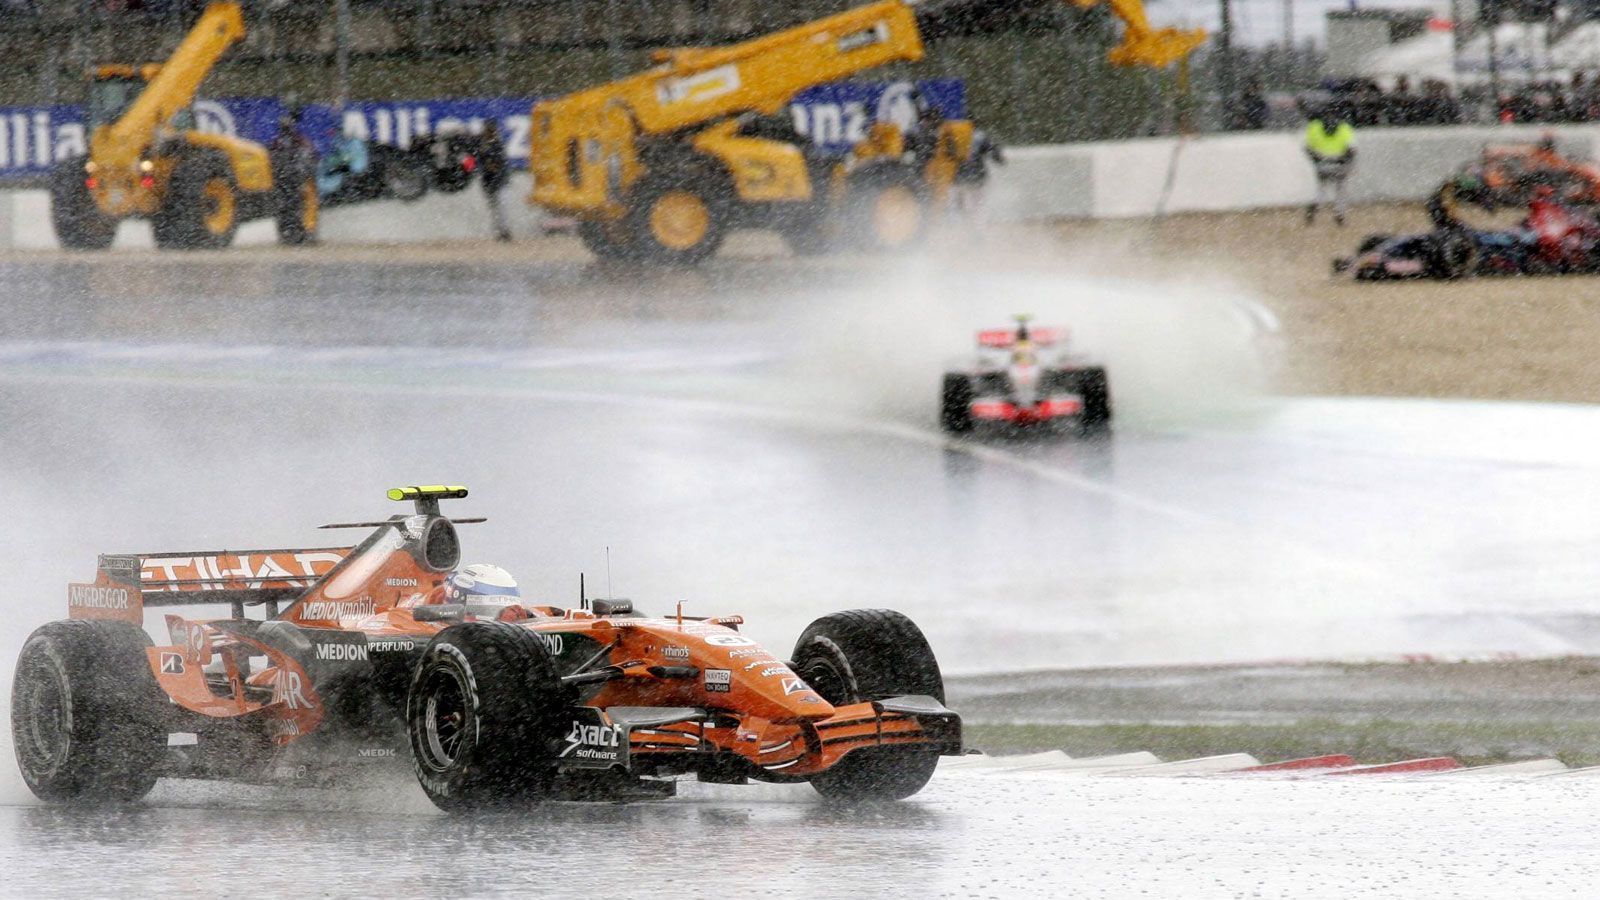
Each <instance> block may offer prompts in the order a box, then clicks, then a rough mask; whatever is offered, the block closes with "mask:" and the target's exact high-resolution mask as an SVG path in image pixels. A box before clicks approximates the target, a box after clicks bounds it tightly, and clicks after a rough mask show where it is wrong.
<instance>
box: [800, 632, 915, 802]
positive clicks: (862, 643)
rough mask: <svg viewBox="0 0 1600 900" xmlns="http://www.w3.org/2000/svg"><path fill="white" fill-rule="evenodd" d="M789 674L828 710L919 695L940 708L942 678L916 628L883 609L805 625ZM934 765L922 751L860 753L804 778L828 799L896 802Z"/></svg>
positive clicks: (872, 750)
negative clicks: (929, 699)
mask: <svg viewBox="0 0 1600 900" xmlns="http://www.w3.org/2000/svg"><path fill="white" fill-rule="evenodd" d="M794 670H795V673H796V674H798V675H799V676H800V677H801V678H802V679H804V680H805V682H806V684H808V685H810V686H811V688H812V689H813V690H815V691H816V692H817V693H818V694H820V695H822V699H824V700H826V701H828V702H829V703H832V704H833V705H835V706H846V705H849V704H852V703H860V702H862V701H866V700H883V699H887V698H889V697H898V696H902V695H906V694H920V695H923V696H927V697H932V698H934V699H935V700H938V701H939V702H940V703H943V702H944V677H943V676H942V675H941V674H940V672H939V662H938V660H936V659H935V658H934V655H933V648H932V647H930V646H928V639H927V638H926V637H924V636H923V634H922V630H921V629H920V628H918V627H917V626H916V623H914V622H912V621H911V620H910V619H909V618H907V617H906V616H905V615H903V614H901V613H898V612H895V611H894V610H890V609H853V610H847V611H845V612H838V613H834V614H833V615H831V616H823V617H822V618H820V619H818V620H816V621H815V622H812V623H811V625H810V627H808V628H806V630H805V631H804V632H801V634H800V640H799V641H797V642H796V643H795V648H794ZM938 764H939V754H938V751H937V750H934V749H931V748H928V747H921V746H915V745H912V746H904V745H902V746H888V747H866V748H863V749H860V750H856V751H854V752H852V753H850V754H849V755H848V756H846V757H844V758H843V759H841V760H840V761H839V762H838V763H836V764H835V765H834V766H833V767H832V768H830V769H828V770H827V771H824V772H819V773H818V774H816V775H813V776H812V777H811V786H812V787H814V788H816V790H817V793H819V794H821V795H822V796H824V797H827V798H828V799H830V800H844V801H855V800H902V799H904V798H906V797H909V796H911V795H912V794H915V793H916V792H917V791H920V790H922V787H923V785H926V784H927V783H928V779H929V778H932V777H933V770H934V768H935V767H936V766H937V765H938Z"/></svg>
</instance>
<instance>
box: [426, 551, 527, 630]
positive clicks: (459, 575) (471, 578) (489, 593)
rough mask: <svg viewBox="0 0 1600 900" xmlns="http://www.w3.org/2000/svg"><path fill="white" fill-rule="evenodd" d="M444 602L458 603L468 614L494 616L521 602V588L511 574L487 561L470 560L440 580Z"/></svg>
mask: <svg viewBox="0 0 1600 900" xmlns="http://www.w3.org/2000/svg"><path fill="white" fill-rule="evenodd" d="M444 602H446V603H460V604H463V605H464V606H466V607H467V612H468V613H473V614H486V615H488V616H489V617H494V616H496V615H498V614H499V613H500V612H502V611H503V610H505V609H506V608H507V607H511V606H518V605H521V603H522V591H521V590H520V589H518V588H517V580H516V579H515V578H513V577H511V573H510V572H507V571H506V570H505V569H502V568H500V567H499V566H493V565H489V564H488V563H473V564H472V565H470V566H462V567H461V568H459V569H457V570H455V571H454V572H451V573H450V576H449V577H448V578H446V579H445V580H444Z"/></svg>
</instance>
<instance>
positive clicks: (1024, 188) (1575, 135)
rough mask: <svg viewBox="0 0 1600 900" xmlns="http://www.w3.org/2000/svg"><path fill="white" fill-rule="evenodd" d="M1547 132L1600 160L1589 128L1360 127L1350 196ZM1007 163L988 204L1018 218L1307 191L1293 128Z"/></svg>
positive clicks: (1398, 191) (1055, 150)
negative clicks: (1498, 145) (1489, 145)
mask: <svg viewBox="0 0 1600 900" xmlns="http://www.w3.org/2000/svg"><path fill="white" fill-rule="evenodd" d="M1547 131H1553V132H1555V133H1556V134H1557V140H1558V142H1559V143H1560V146H1561V148H1562V149H1563V150H1564V151H1566V152H1568V153H1571V154H1573V155H1575V156H1578V157H1581V158H1589V159H1593V158H1596V157H1600V126H1594V125H1564V126H1556V127H1527V126H1517V127H1498V126H1495V127H1470V126H1455V127H1448V128H1372V129H1364V130H1362V131H1361V132H1360V133H1359V134H1358V135H1357V139H1356V146H1357V149H1358V152H1357V159H1356V167H1355V171H1354V173H1353V174H1352V175H1351V179H1350V184H1349V191H1350V199H1351V200H1352V201H1353V202H1356V203H1366V202H1373V201H1397V200H1421V199H1423V198H1425V197H1426V196H1427V195H1428V194H1429V193H1431V192H1432V191H1433V190H1434V189H1435V188H1437V187H1438V186H1439V184H1440V182H1442V181H1443V180H1444V179H1445V178H1447V177H1448V176H1449V175H1450V174H1451V173H1453V172H1455V171H1457V170H1458V169H1460V167H1461V166H1462V164H1464V163H1466V162H1468V161H1469V160H1471V159H1473V158H1474V157H1476V156H1477V155H1478V154H1479V153H1480V152H1481V150H1482V148H1483V146H1484V145H1485V144H1499V143H1516V142H1526V141H1534V140H1538V139H1539V137H1540V136H1541V135H1542V134H1544V133H1545V132H1547ZM1174 154H1176V158H1175V157H1174ZM1008 159H1009V161H1010V164H1009V165H1006V166H1001V167H997V168H995V169H994V170H993V172H994V177H993V179H992V182H991V194H990V201H991V203H990V206H991V209H992V210H993V211H994V212H995V214H996V215H997V216H1000V217H1003V218H1006V219H1010V220H1018V221H1021V220H1028V219H1040V218H1055V217H1072V218H1078V217H1085V216H1092V217H1095V218H1129V217H1140V216H1151V215H1156V214H1157V213H1158V212H1168V213H1172V212H1202V211H1217V210H1239V209H1260V208H1270V207H1283V206H1298V205H1302V204H1305V203H1308V202H1310V200H1311V197H1312V194H1313V192H1314V191H1315V189H1316V183H1315V180H1314V178H1313V175H1312V172H1311V164H1310V162H1309V161H1308V160H1307V159H1306V156H1305V153H1304V151H1303V150H1302V149H1301V145H1300V133H1299V132H1298V131H1295V132H1287V131H1279V132H1249V133H1238V134H1222V135H1206V136H1202V137H1196V138H1191V139H1187V140H1183V141H1179V140H1178V139H1176V138H1148V139H1142V140H1131V141H1103V142H1095V143H1086V144H1060V145H1054V146H1046V147H1022V148H1018V149H1016V150H1014V151H1011V152H1010V153H1009V154H1008ZM1169 179H1170V181H1171V187H1170V191H1169V190H1168V189H1167V185H1168V181H1169ZM1163 194H1165V195H1166V202H1165V205H1164V207H1163V206H1162V205H1161V202H1162V197H1163Z"/></svg>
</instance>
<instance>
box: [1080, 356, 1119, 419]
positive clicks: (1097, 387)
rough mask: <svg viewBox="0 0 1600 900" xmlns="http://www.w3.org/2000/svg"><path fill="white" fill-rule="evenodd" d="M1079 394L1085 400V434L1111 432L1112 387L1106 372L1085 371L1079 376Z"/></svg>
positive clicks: (1097, 368) (1095, 369) (1094, 369)
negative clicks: (1107, 379)
mask: <svg viewBox="0 0 1600 900" xmlns="http://www.w3.org/2000/svg"><path fill="white" fill-rule="evenodd" d="M1078 393H1079V396H1081V397H1082V398H1083V419H1082V422H1083V433H1084V434H1101V433H1104V432H1106V431H1110V430H1111V386H1110V385H1109V384H1108V383H1107V381H1106V370H1105V369H1102V368H1099V367H1095V368H1093V369H1084V370H1083V371H1082V372H1081V373H1080V374H1079V376H1078Z"/></svg>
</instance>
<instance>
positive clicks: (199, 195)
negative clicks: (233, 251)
mask: <svg viewBox="0 0 1600 900" xmlns="http://www.w3.org/2000/svg"><path fill="white" fill-rule="evenodd" d="M152 224H153V225H154V226H155V229H154V230H155V238H156V246H158V247H161V248H163V249H172V250H217V249H221V248H223V247H226V246H228V245H229V244H231V243H233V236H234V233H235V232H237V231H238V230H239V188H238V186H237V185H236V184H235V183H234V180H233V172H232V171H231V170H230V169H229V167H228V163H227V160H225V159H224V158H222V157H221V156H220V155H216V154H210V153H204V154H193V155H190V156H187V157H185V158H184V159H182V160H180V161H179V162H178V165H177V167H176V168H175V169H174V170H173V172H172V178H171V180H169V181H168V183H167V193H166V197H164V198H163V199H162V202H161V209H159V210H158V211H157V212H156V215H155V219H154V221H153V222H152Z"/></svg>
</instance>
